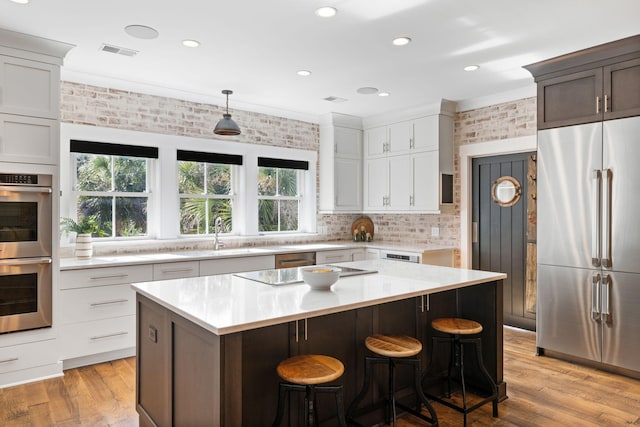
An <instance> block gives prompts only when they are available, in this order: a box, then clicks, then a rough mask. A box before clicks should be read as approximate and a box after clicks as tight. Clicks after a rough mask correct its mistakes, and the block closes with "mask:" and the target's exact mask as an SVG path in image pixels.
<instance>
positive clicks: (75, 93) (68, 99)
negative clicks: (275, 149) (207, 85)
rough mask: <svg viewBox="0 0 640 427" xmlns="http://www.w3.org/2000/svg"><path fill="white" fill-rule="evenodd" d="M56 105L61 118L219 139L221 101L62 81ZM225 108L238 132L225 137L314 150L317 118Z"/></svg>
mask: <svg viewBox="0 0 640 427" xmlns="http://www.w3.org/2000/svg"><path fill="white" fill-rule="evenodd" d="M60 111H61V120H62V122H63V123H74V124H81V125H89V126H101V127H109V128H118V129H126V130H136V131H144V132H153V133H163V134H170V135H183V136H189V137H195V138H208V139H219V138H220V137H219V136H218V135H215V134H214V133H213V128H214V127H215V125H216V123H217V122H218V120H220V119H221V118H222V113H223V112H224V107H220V106H216V105H210V104H203V103H197V102H191V101H184V100H180V99H175V98H164V97H161V96H154V95H146V94H142V93H136V92H128V91H123V90H117V89H109V88H104V87H98V86H91V85H86V84H79V83H71V82H65V81H63V82H62V85H61V105H60ZM229 112H230V113H231V115H232V117H233V120H234V121H235V122H236V123H238V126H240V128H241V129H242V133H241V134H240V135H238V136H225V137H224V139H225V140H228V141H230V142H245V143H251V144H263V145H271V146H279V147H289V148H299V149H304V150H316V151H317V150H318V139H319V127H318V125H317V124H314V123H309V122H303V121H300V120H291V119H286V118H282V117H276V116H269V115H266V114H260V113H253V112H249V111H242V110H233V109H230V110H229Z"/></svg>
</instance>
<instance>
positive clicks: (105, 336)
mask: <svg viewBox="0 0 640 427" xmlns="http://www.w3.org/2000/svg"><path fill="white" fill-rule="evenodd" d="M122 335H129V332H125V331H122V332H115V333H113V334H106V335H96V336H94V337H89V339H90V340H91V341H97V340H103V339H106V338H114V337H119V336H122Z"/></svg>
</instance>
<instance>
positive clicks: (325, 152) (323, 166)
mask: <svg viewBox="0 0 640 427" xmlns="http://www.w3.org/2000/svg"><path fill="white" fill-rule="evenodd" d="M360 128H361V124H360V122H359V119H357V120H356V119H355V118H353V117H350V116H344V115H339V114H336V113H331V114H329V115H327V116H325V117H323V120H322V123H321V126H320V168H319V176H320V194H319V207H320V210H321V211H328V212H333V211H339V212H360V211H361V210H362V130H361V129H360Z"/></svg>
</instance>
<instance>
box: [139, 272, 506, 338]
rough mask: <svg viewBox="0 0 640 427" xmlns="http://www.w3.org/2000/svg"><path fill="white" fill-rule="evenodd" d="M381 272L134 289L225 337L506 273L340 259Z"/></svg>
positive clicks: (223, 279) (221, 278)
mask: <svg viewBox="0 0 640 427" xmlns="http://www.w3.org/2000/svg"><path fill="white" fill-rule="evenodd" d="M339 265H344V266H348V267H355V268H361V269H368V270H377V271H378V273H376V274H364V275H358V276H349V277H343V278H340V279H339V280H338V281H337V282H336V283H335V284H334V285H333V286H332V288H331V290H330V291H315V290H311V288H310V287H309V286H307V285H306V284H304V283H297V284H291V285H280V286H270V285H265V284H262V283H259V282H256V281H253V280H248V279H244V278H241V277H237V276H234V275H232V274H223V275H216V276H206V277H195V278H188V279H175V280H164V281H157V282H145V283H136V284H133V285H132V288H133V289H134V290H135V291H136V292H138V293H139V294H141V295H144V296H146V297H147V298H150V299H151V300H153V301H155V302H157V303H158V304H160V305H162V306H164V307H165V308H167V309H169V310H171V311H173V312H175V313H177V314H179V315H180V316H182V317H184V318H186V319H188V320H190V321H191V322H193V323H195V324H197V325H200V326H201V327H203V328H205V329H206V330H208V331H210V332H213V333H215V334H217V335H225V334H230V333H234V332H240V331H245V330H250V329H256V328H260V327H264V326H270V325H276V324H280V323H284V322H289V321H294V320H300V319H305V318H310V317H317V316H322V315H325V314H331V313H338V312H342V311H347V310H352V309H355V308H361V307H368V306H372V305H378V304H382V303H385V302H391V301H397V300H401V299H406V298H411V297H415V296H420V295H427V294H431V293H436V292H441V291H447V290H451V289H457V288H462V287H465V286H470V285H475V284H480V283H485V282H490V281H494V280H501V279H504V278H506V275H505V274H503V273H492V272H486V271H476V270H464V269H457V268H449V267H437V266H432V265H423V264H412V263H405V262H396V261H388V260H367V261H354V262H347V263H342V264H339Z"/></svg>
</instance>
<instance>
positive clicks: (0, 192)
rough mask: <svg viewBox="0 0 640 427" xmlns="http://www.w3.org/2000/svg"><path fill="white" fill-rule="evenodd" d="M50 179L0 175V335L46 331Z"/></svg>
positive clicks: (49, 277) (49, 284)
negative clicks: (31, 330) (29, 330)
mask: <svg viewBox="0 0 640 427" xmlns="http://www.w3.org/2000/svg"><path fill="white" fill-rule="evenodd" d="M51 227H52V176H51V175H38V174H15V173H0V333H7V332H15V331H21V330H26V329H35V328H42V327H47V326H51V312H52V308H51V287H52V265H51V262H52V259H51V245H52V228H51Z"/></svg>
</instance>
